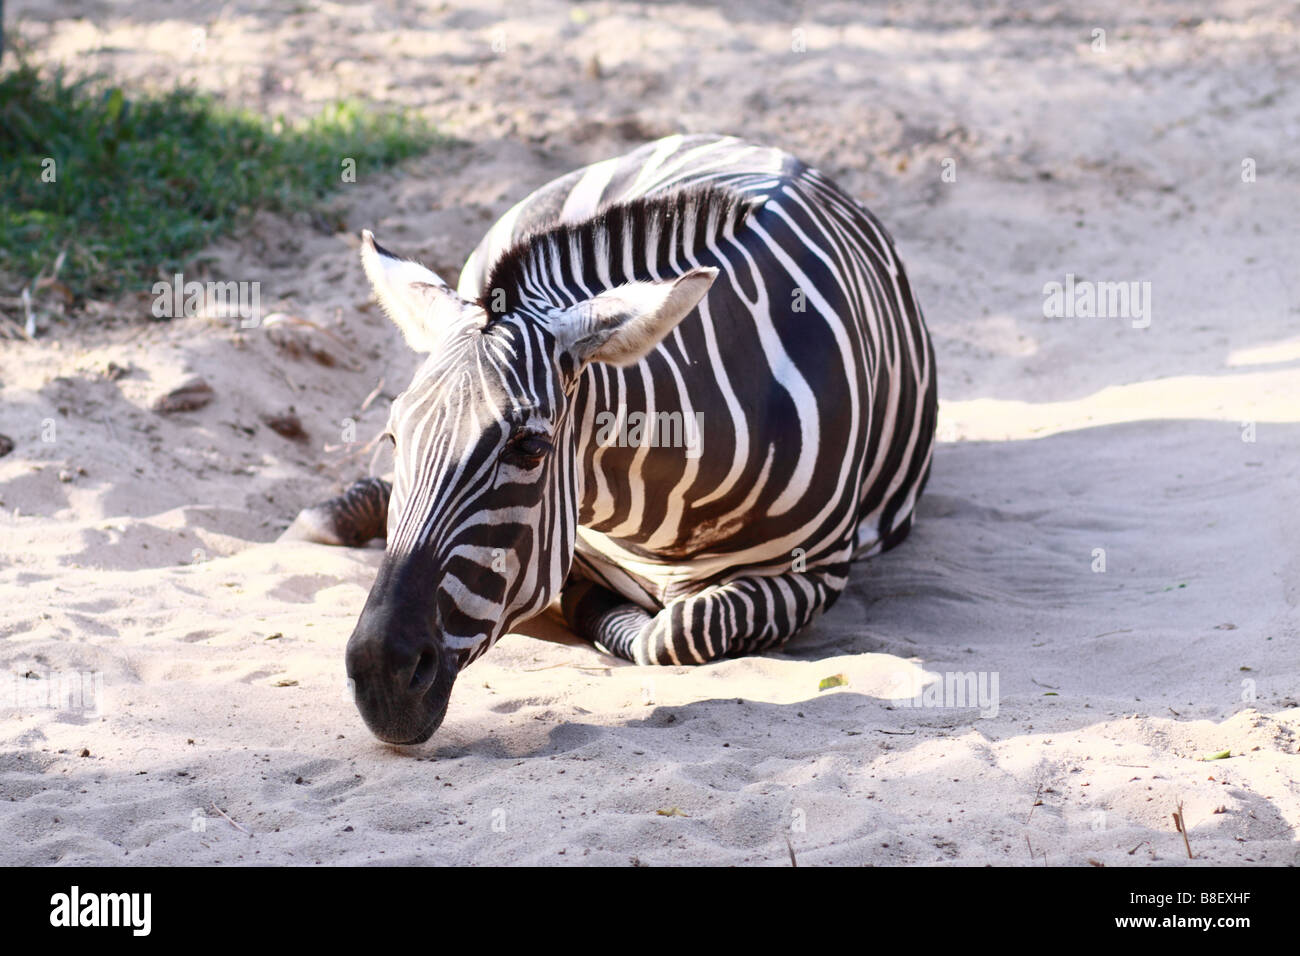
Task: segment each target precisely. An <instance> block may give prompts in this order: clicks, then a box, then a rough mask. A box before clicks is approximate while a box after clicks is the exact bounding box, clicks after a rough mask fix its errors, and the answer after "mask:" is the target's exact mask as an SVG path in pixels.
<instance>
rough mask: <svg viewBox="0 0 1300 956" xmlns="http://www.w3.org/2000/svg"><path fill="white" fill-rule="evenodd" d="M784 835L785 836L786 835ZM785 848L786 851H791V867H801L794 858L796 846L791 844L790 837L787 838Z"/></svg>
mask: <svg viewBox="0 0 1300 956" xmlns="http://www.w3.org/2000/svg"><path fill="white" fill-rule="evenodd" d="M782 835H783V836H784V834H782ZM785 846H786V849H787V850H789V851H790V865H791V866H793V867H797V866H798V865H799V861H798V860H796V859H795V858H794V844H793V843H791V842H790V838H789V837H786V838H785Z"/></svg>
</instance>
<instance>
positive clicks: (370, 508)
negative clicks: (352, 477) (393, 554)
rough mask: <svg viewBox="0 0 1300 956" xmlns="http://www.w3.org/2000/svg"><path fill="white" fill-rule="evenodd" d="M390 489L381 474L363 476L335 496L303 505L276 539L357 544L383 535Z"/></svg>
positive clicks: (352, 545) (344, 545)
mask: <svg viewBox="0 0 1300 956" xmlns="http://www.w3.org/2000/svg"><path fill="white" fill-rule="evenodd" d="M391 492H392V486H391V485H389V483H388V482H386V481H384V480H383V479H382V478H363V479H362V480H361V481H358V482H355V483H354V484H353V485H352V486H351V487H350V488H348V490H347V491H345V492H343V494H341V495H339V496H338V497H337V498H331V499H329V500H328V501H322V502H321V503H320V504H318V505H312V506H311V507H310V508H304V509H303V510H302V511H300V512H299V513H298V517H296V518H294V519H293V524H291V525H289V527H288V528H287V529H285V532H284V534H282V535H280V539H279V540H281V541H312V542H315V543H316V544H332V545H337V546H341V547H345V548H359V547H361V546H362V545H363V544H365V543H366V542H367V541H371V540H373V539H375V538H382V537H384V536H385V534H386V531H387V524H388V496H389V494H390V493H391Z"/></svg>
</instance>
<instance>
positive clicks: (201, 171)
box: [0, 64, 445, 301]
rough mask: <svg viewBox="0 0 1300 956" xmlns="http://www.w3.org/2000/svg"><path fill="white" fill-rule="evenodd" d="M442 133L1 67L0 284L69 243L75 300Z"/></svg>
mask: <svg viewBox="0 0 1300 956" xmlns="http://www.w3.org/2000/svg"><path fill="white" fill-rule="evenodd" d="M439 142H445V140H442V139H441V137H439V136H438V135H437V134H436V133H435V132H434V131H433V130H432V129H431V128H430V127H429V126H428V125H427V124H426V123H424V122H422V121H421V120H419V119H416V118H411V117H407V116H404V115H401V114H396V113H392V112H381V111H378V110H376V109H373V108H369V107H366V106H365V105H363V104H359V103H355V102H347V103H339V104H335V105H333V106H331V107H329V108H327V109H326V110H324V111H323V112H321V113H320V114H319V115H316V116H314V117H312V118H310V119H308V120H305V121H303V122H299V123H289V122H287V121H282V120H278V119H275V120H273V119H271V118H268V117H265V116H262V115H259V114H256V113H253V112H251V111H248V110H242V109H235V108H231V107H228V106H225V105H223V104H221V103H219V102H217V101H216V100H214V99H213V98H212V97H210V96H206V95H203V94H200V93H196V92H193V91H191V90H184V89H177V90H173V91H171V92H167V93H164V94H156V95H146V94H142V95H139V96H132V97H128V96H127V95H126V94H125V93H124V92H123V90H122V89H121V88H119V87H116V86H112V85H110V84H108V83H106V82H104V81H102V80H100V79H96V78H90V79H76V80H73V79H69V78H68V77H67V75H66V74H65V73H63V72H62V71H54V72H49V73H41V72H40V71H38V70H37V69H35V68H33V67H31V66H30V65H27V64H20V65H19V66H18V67H17V68H16V69H14V70H12V71H10V72H9V73H8V74H6V75H4V76H0V283H3V284H4V285H6V286H11V287H12V288H8V289H5V290H4V291H6V292H9V293H12V294H17V292H18V289H19V288H20V287H21V286H23V285H26V284H29V283H31V282H32V281H33V280H34V279H35V278H36V277H37V275H38V273H40V272H41V270H42V269H44V270H45V272H46V275H48V274H49V272H50V270H51V269H52V267H53V264H54V262H55V260H56V259H57V257H58V255H59V254H60V252H65V251H66V255H65V260H64V263H63V266H62V269H61V271H60V273H59V280H60V281H61V282H63V283H64V284H65V285H66V286H67V287H68V289H69V290H70V291H71V293H72V294H73V296H74V297H75V299H76V300H78V301H80V300H83V299H85V298H87V297H94V298H105V297H111V296H113V295H115V294H117V293H120V292H123V291H125V290H127V289H130V288H134V287H140V286H142V285H144V286H147V285H148V284H150V283H152V282H153V281H154V280H155V279H157V278H158V277H159V275H160V274H168V275H169V274H170V273H172V272H174V271H178V270H180V269H181V268H182V267H183V266H184V264H185V263H186V262H187V261H188V260H189V259H190V258H191V257H192V256H193V255H194V253H196V252H197V251H198V250H200V249H202V248H203V247H204V246H205V245H207V244H208V243H210V242H211V241H212V240H213V239H214V238H216V237H217V236H219V235H221V234H222V233H225V232H228V231H230V230H231V229H232V227H234V226H235V225H236V224H237V223H238V222H240V221H241V220H243V219H245V218H246V217H247V216H249V215H250V214H251V213H252V212H253V211H254V210H258V209H266V210H272V211H275V212H282V213H291V212H295V211H300V210H306V209H310V208H312V207H313V206H318V205H319V204H320V203H321V200H322V199H323V198H324V197H325V196H327V195H328V194H329V193H330V192H332V191H334V190H336V189H338V188H339V187H341V186H343V185H344V182H343V179H342V174H343V166H342V163H343V161H344V159H345V158H351V159H352V160H355V163H356V167H355V168H356V179H357V181H361V182H363V181H365V178H366V177H367V176H368V175H371V174H373V173H374V172H375V171H377V170H379V169H382V168H383V167H385V166H390V165H392V164H393V163H396V162H398V161H399V160H402V159H404V158H406V157H408V156H411V155H414V154H416V153H420V152H423V151H425V150H427V149H429V148H430V147H431V146H433V145H435V144H437V143H439ZM51 159H52V160H53V161H54V166H53V171H54V175H55V176H56V179H55V181H54V182H46V181H44V180H43V179H42V173H43V171H45V170H47V169H49V168H50V164H49V163H48V160H51ZM47 175H48V174H47ZM15 284H16V285H15Z"/></svg>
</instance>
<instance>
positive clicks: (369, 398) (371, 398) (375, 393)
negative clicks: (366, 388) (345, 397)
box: [361, 375, 384, 415]
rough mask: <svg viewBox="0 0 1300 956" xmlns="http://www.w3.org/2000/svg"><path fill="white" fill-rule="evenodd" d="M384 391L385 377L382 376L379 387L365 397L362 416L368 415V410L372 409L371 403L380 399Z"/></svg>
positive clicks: (362, 404)
mask: <svg viewBox="0 0 1300 956" xmlns="http://www.w3.org/2000/svg"><path fill="white" fill-rule="evenodd" d="M383 390H384V377H383V376H382V375H381V376H380V377H379V384H377V385H376V386H375V387H374V388H373V389H372V390H371V392H370V394H369V395H367V396H366V397H365V400H364V401H363V402H362V403H361V414H362V415H364V414H365V413H366V409H367V408H369V407H370V403H371V402H373V401H374V400H375V399H376V398H378V397H379V393H380V392H382V391H383Z"/></svg>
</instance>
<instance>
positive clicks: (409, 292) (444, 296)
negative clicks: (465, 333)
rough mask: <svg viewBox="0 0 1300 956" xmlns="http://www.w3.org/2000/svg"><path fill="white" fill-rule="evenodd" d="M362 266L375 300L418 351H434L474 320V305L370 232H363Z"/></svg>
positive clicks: (409, 343)
mask: <svg viewBox="0 0 1300 956" xmlns="http://www.w3.org/2000/svg"><path fill="white" fill-rule="evenodd" d="M361 265H362V267H363V268H364V269H365V270H366V278H368V279H369V280H370V285H371V286H372V287H373V288H374V290H375V298H377V299H378V300H379V304H380V305H381V306H382V307H383V309H384V311H385V312H386V313H388V317H389V318H390V319H392V320H393V323H394V324H395V325H396V326H397V327H398V328H399V329H401V330H402V335H403V337H404V338H405V339H406V342H407V344H408V345H410V346H411V348H413V349H415V351H417V352H431V351H433V349H434V348H435V347H436V346H437V344H438V341H439V340H440V339H441V338H442V337H443V336H444V335H445V334H446V333H447V331H448V330H449V329H451V328H453V327H455V326H458V325H460V324H462V323H464V322H466V321H473V319H474V316H473V315H472V314H471V313H472V312H473V311H474V309H475V306H474V305H472V304H471V303H469V302H466V301H465V300H464V299H462V298H461V297H460V296H459V295H457V294H456V292H455V291H454V290H453V289H452V288H451V287H450V286H448V285H447V283H445V282H443V281H442V280H441V279H439V278H438V276H437V275H436V274H434V273H433V272H431V271H430V270H428V269H426V268H425V267H424V266H422V265H420V264H419V263H418V262H413V261H412V260H410V259H403V258H401V257H400V256H397V255H394V254H393V253H391V252H389V251H388V250H387V249H385V248H384V247H383V246H381V245H379V243H377V242H375V237H374V235H373V234H372V233H371V232H370V230H369V229H366V230H363V231H362V233H361Z"/></svg>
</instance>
